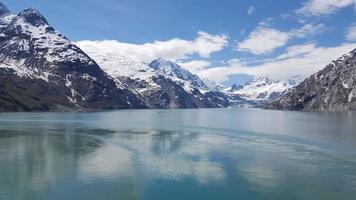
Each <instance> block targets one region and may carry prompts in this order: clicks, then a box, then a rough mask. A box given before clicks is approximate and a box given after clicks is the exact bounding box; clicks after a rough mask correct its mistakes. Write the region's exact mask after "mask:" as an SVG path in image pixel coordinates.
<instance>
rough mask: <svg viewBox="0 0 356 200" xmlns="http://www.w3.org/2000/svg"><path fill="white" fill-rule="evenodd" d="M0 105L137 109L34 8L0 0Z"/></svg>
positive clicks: (119, 87) (16, 108)
mask: <svg viewBox="0 0 356 200" xmlns="http://www.w3.org/2000/svg"><path fill="white" fill-rule="evenodd" d="M0 22H1V26H0V46H1V48H0V75H1V76H2V78H1V80H0V81H1V84H0V85H1V86H2V87H1V88H0V93H1V96H0V110H2V111H21V110H25V111H29V110H64V109H101V108H104V109H105V108H134V107H135V108H142V107H145V105H144V103H143V102H142V101H141V100H140V99H138V98H137V97H136V96H135V95H134V94H133V93H131V92H130V91H129V90H128V89H127V88H125V87H124V86H123V85H119V84H118V83H115V82H114V81H113V80H112V79H111V78H109V77H108V76H107V75H106V74H105V73H104V72H103V71H102V70H101V69H100V67H99V66H98V65H97V64H96V62H95V61H94V60H92V59H91V58H90V57H89V56H87V54H85V53H84V52H83V51H82V50H81V49H79V48H78V47H77V46H76V45H75V44H74V43H72V42H71V41H70V40H69V39H67V38H66V37H65V36H63V35H62V34H61V33H59V32H58V31H56V30H55V29H54V28H53V27H51V26H50V25H49V23H48V22H47V20H46V19H45V18H44V17H43V16H42V15H41V14H40V13H39V12H38V11H37V10H35V9H33V8H30V9H26V10H24V11H22V12H20V13H19V14H17V15H13V14H11V13H10V12H9V10H8V9H7V8H6V6H5V5H4V4H2V3H0Z"/></svg>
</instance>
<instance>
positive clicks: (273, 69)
mask: <svg viewBox="0 0 356 200" xmlns="http://www.w3.org/2000/svg"><path fill="white" fill-rule="evenodd" d="M354 48H356V43H348V44H342V45H340V46H336V47H321V46H317V45H316V44H305V45H296V46H291V47H289V48H288V49H287V50H286V52H285V53H283V54H281V55H279V56H278V57H276V58H275V59H268V60H262V64H258V65H253V66H251V65H248V63H245V62H241V61H239V60H236V59H233V60H231V61H230V62H229V63H230V64H229V65H227V66H221V67H213V68H208V69H206V70H202V71H200V72H198V74H199V75H201V76H203V77H206V78H210V79H212V80H214V81H217V82H220V83H221V82H223V81H226V80H228V76H229V75H236V74H248V75H254V76H268V77H271V78H275V79H284V78H289V77H292V76H296V75H300V76H304V77H306V76H309V75H311V74H313V73H315V72H317V71H319V70H321V69H323V68H324V67H325V66H326V65H327V64H329V63H330V62H331V61H332V60H335V59H337V58H338V57H340V56H342V55H343V54H345V53H348V52H350V51H351V50H353V49H354Z"/></svg>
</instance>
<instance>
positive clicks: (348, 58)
mask: <svg viewBox="0 0 356 200" xmlns="http://www.w3.org/2000/svg"><path fill="white" fill-rule="evenodd" d="M268 108H270V109H282V110H305V111H345V110H356V49H354V50H352V51H351V52H350V53H348V54H345V55H343V56H342V57H340V58H339V59H337V60H335V61H333V62H332V63H331V64H329V65H327V66H326V67H325V68H324V69H323V70H321V71H319V72H317V73H315V74H313V75H311V76H310V77H309V78H307V79H305V80H304V81H303V82H301V83H300V84H299V85H298V86H296V87H294V88H293V89H292V90H291V91H290V92H289V93H287V94H286V95H284V96H283V97H282V98H280V99H278V100H277V101H275V102H273V103H271V104H270V105H268Z"/></svg>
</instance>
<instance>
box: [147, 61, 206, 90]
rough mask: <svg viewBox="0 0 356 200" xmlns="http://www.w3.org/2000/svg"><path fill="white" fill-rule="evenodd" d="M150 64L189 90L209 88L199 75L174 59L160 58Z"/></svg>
mask: <svg viewBox="0 0 356 200" xmlns="http://www.w3.org/2000/svg"><path fill="white" fill-rule="evenodd" d="M148 66H150V67H152V68H153V69H154V70H156V71H157V72H159V73H161V74H164V75H165V76H168V77H170V78H171V79H173V80H174V81H176V82H177V83H178V84H180V85H182V86H183V87H184V88H185V89H186V90H187V91H189V92H192V91H193V90H194V89H199V90H200V92H207V91H208V90H209V88H208V87H207V86H206V84H205V83H204V81H203V80H202V79H200V77H199V76H197V75H195V74H193V73H191V72H190V71H188V70H186V69H184V68H182V67H181V66H179V65H178V64H177V63H174V62H172V61H169V60H166V59H163V58H159V59H156V60H154V61H152V62H151V63H150V64H149V65H148Z"/></svg>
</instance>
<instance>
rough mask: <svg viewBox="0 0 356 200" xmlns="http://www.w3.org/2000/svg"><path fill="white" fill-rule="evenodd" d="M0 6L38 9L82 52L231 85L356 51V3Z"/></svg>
mask: <svg viewBox="0 0 356 200" xmlns="http://www.w3.org/2000/svg"><path fill="white" fill-rule="evenodd" d="M3 2H4V3H5V4H6V5H7V6H8V7H9V9H10V10H12V11H13V12H15V13H17V12H19V11H21V10H23V9H25V8H27V7H34V8H36V9H37V10H39V11H40V12H41V13H42V14H43V15H44V16H45V17H46V18H47V20H48V21H49V22H50V24H51V25H52V26H54V27H55V28H56V29H57V30H59V31H60V32H62V33H63V34H64V35H66V36H67V37H68V38H70V39H71V40H73V41H76V42H78V45H79V46H81V47H82V48H83V49H84V50H85V49H86V48H101V50H102V49H104V50H105V51H112V52H109V53H116V54H122V55H123V56H128V57H132V58H134V59H139V60H141V61H143V62H149V61H150V60H151V59H154V57H165V58H168V59H171V60H174V61H177V62H179V63H180V64H182V65H183V66H184V67H186V68H187V69H190V70H191V71H193V72H195V73H198V74H199V75H201V76H205V77H208V78H210V79H213V80H216V81H218V82H221V83H227V84H231V83H233V82H238V83H240V82H243V81H246V80H247V79H246V77H247V76H246V74H247V75H258V76H271V77H274V78H288V77H291V76H294V75H301V76H307V75H310V74H311V73H314V72H316V71H317V70H319V69H321V68H322V67H324V65H325V64H327V63H328V62H330V61H331V60H333V59H336V58H337V57H339V56H341V55H342V54H344V53H347V52H348V51H351V50H352V49H353V48H356V45H355V42H356V36H355V32H356V24H355V23H356V15H355V1H354V0H288V1H285V0H210V1H207V0H149V1H148V0H145V1H144V0H100V1H98V0H51V1H49V0H21V1H13V0H4V1H3ZM98 50H99V49H98ZM241 74H244V75H241Z"/></svg>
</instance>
